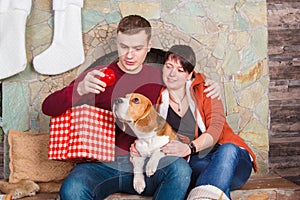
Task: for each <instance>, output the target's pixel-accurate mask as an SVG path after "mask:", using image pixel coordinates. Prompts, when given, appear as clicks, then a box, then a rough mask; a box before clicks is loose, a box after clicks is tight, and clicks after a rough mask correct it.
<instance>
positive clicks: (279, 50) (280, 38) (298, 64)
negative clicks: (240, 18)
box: [268, 0, 300, 184]
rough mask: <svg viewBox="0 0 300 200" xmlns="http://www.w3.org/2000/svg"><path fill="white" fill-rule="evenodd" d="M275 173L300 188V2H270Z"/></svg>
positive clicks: (270, 59)
mask: <svg viewBox="0 0 300 200" xmlns="http://www.w3.org/2000/svg"><path fill="white" fill-rule="evenodd" d="M268 33H269V39H268V41H269V45H268V50H269V68H270V93H269V100H270V119H271V126H270V155H269V164H270V168H271V170H272V171H274V172H276V173H278V174H279V175H281V176H282V177H285V178H288V179H289V180H291V181H294V182H296V183H298V184H300V1H299V0H298V1H279V0H277V1H270V2H268Z"/></svg>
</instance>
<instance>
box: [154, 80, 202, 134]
mask: <svg viewBox="0 0 300 200" xmlns="http://www.w3.org/2000/svg"><path fill="white" fill-rule="evenodd" d="M192 83H193V81H192V80H190V81H187V82H186V95H187V98H188V102H189V106H190V109H191V111H192V114H193V116H194V119H195V120H196V121H197V125H198V127H199V128H200V130H201V132H202V133H204V132H205V131H206V127H205V124H204V122H203V120H202V117H201V115H200V113H199V111H198V109H196V106H195V102H194V101H193V99H192V96H191V91H190V88H191V85H192ZM161 99H162V103H161V105H160V107H159V113H160V114H161V116H162V117H163V118H164V119H166V118H167V115H168V109H169V105H170V97H169V91H168V90H167V89H165V90H164V91H163V92H162V94H161ZM195 110H196V115H197V116H195V112H194V111H195Z"/></svg>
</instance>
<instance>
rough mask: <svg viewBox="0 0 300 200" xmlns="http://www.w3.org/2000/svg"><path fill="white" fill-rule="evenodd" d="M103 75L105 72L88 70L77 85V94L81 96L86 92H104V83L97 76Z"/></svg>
mask: <svg viewBox="0 0 300 200" xmlns="http://www.w3.org/2000/svg"><path fill="white" fill-rule="evenodd" d="M104 76H105V74H104V73H103V72H102V71H100V70H93V71H90V72H88V73H87V74H86V76H85V77H84V79H83V80H82V81H81V82H80V83H79V84H78V86H77V92H78V94H79V95H81V96H82V95H85V94H88V93H94V94H99V93H100V92H104V91H105V87H106V83H105V82H103V81H101V80H99V78H98V77H104Z"/></svg>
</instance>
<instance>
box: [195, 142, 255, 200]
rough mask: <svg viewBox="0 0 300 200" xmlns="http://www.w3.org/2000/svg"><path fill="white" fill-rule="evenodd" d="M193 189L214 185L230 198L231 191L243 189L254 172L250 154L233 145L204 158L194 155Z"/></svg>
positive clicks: (228, 145) (228, 144)
mask: <svg viewBox="0 0 300 200" xmlns="http://www.w3.org/2000/svg"><path fill="white" fill-rule="evenodd" d="M189 163H190V166H191V168H192V170H193V173H192V178H191V187H190V188H193V187H195V186H200V185H213V186H216V187H218V188H220V189H221V190H222V191H224V192H225V194H226V195H227V196H228V197H229V198H230V191H231V190H235V189H238V188H240V187H242V186H243V185H244V184H245V183H246V181H247V180H248V178H249V177H250V174H251V172H252V162H251V159H250V156H249V153H248V151H247V150H245V149H241V148H240V147H238V146H236V145H235V144H232V143H225V144H223V145H221V146H220V147H219V148H218V149H217V151H215V152H214V153H209V154H207V155H206V156H204V157H201V156H199V155H193V156H192V157H191V159H190V162H189Z"/></svg>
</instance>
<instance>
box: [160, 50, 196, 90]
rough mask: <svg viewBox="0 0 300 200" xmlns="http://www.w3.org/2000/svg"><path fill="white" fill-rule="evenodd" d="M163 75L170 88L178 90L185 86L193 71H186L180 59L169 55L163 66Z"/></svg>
mask: <svg viewBox="0 0 300 200" xmlns="http://www.w3.org/2000/svg"><path fill="white" fill-rule="evenodd" d="M162 77H163V81H164V83H165V85H166V87H167V88H168V89H171V90H177V89H180V88H182V87H185V82H186V81H187V80H190V79H191V77H192V73H190V74H189V73H188V72H187V71H184V68H183V67H182V65H181V63H180V61H179V59H177V58H172V57H171V58H170V56H169V58H168V59H167V61H166V62H165V64H164V66H163V69H162Z"/></svg>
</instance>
